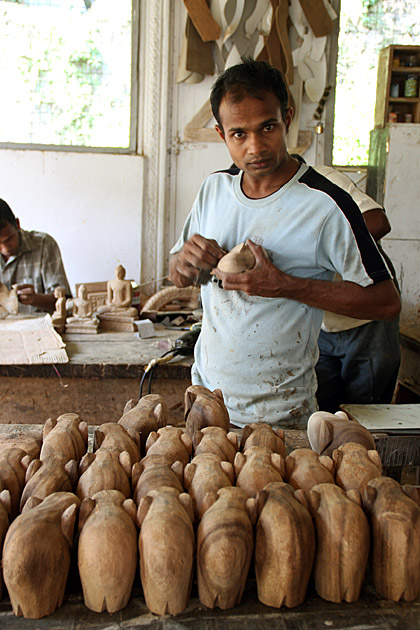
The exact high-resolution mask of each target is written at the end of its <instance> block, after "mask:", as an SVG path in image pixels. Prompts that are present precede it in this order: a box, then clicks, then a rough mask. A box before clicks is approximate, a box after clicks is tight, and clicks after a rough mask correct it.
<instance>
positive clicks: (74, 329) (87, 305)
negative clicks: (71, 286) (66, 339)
mask: <svg viewBox="0 0 420 630" xmlns="http://www.w3.org/2000/svg"><path fill="white" fill-rule="evenodd" d="M98 326H99V319H98V318H97V317H96V316H95V315H94V314H93V305H92V302H91V300H90V299H89V297H88V293H87V288H86V285H85V284H81V285H80V286H79V289H78V292H77V297H76V298H74V299H73V307H72V316H71V317H68V318H67V320H66V332H67V333H79V334H80V333H81V334H85V333H90V334H92V333H93V334H96V333H97V332H98Z"/></svg>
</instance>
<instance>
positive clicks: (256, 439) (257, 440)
mask: <svg viewBox="0 0 420 630" xmlns="http://www.w3.org/2000/svg"><path fill="white" fill-rule="evenodd" d="M251 446H265V447H266V448H269V449H270V451H273V453H279V455H281V456H282V457H284V458H286V457H287V451H286V445H285V443H284V431H283V429H273V427H272V426H270V425H269V424H266V423H265V422H253V423H252V424H247V425H246V426H245V427H244V428H243V429H242V435H241V443H240V449H241V451H246V450H247V449H248V448H250V447H251Z"/></svg>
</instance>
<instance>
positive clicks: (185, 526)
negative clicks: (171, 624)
mask: <svg viewBox="0 0 420 630" xmlns="http://www.w3.org/2000/svg"><path fill="white" fill-rule="evenodd" d="M137 519H138V525H139V526H140V536H139V551H140V577H141V583H142V586H143V593H144V598H145V600H146V606H147V607H148V608H149V609H150V610H151V612H153V613H155V614H156V615H167V614H169V615H178V614H180V613H181V612H182V611H183V610H184V609H185V607H186V606H187V604H188V600H189V597H190V590H191V582H192V575H193V558H194V549H195V540H194V530H193V525H192V523H193V511H192V505H191V497H190V496H189V495H188V494H185V493H181V494H180V493H179V492H178V490H177V489H176V488H168V487H163V488H159V489H157V490H152V491H151V492H149V494H148V495H147V496H145V497H143V498H142V499H141V501H140V505H139V508H138V512H137Z"/></svg>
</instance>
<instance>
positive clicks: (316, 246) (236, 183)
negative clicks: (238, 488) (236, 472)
mask: <svg viewBox="0 0 420 630" xmlns="http://www.w3.org/2000/svg"><path fill="white" fill-rule="evenodd" d="M308 168H310V167H308V166H307V165H302V166H301V167H300V168H299V170H298V172H297V173H296V174H295V176H294V177H293V178H292V179H291V180H290V181H289V182H287V183H286V184H285V185H284V186H282V187H281V188H280V189H279V190H278V191H276V192H275V193H274V194H272V195H270V196H268V197H265V198H263V199H249V198H248V197H246V196H245V195H244V194H243V192H242V189H241V180H242V173H240V174H239V175H230V174H229V173H215V174H213V175H211V176H210V177H208V178H207V179H206V180H205V182H204V183H203V185H202V187H201V190H200V192H199V194H198V196H197V198H196V200H195V203H194V206H193V208H192V210H191V212H190V214H189V216H188V218H187V220H186V223H185V226H184V229H183V232H182V235H181V237H180V239H179V240H178V242H177V243H176V245H175V246H174V247H173V249H172V251H171V253H172V254H173V253H176V252H178V251H179V250H180V249H181V248H182V246H183V244H184V243H185V242H186V241H187V240H188V239H189V238H190V237H191V236H192V235H193V234H201V235H202V236H204V237H205V238H208V239H215V240H216V241H217V243H218V244H219V245H220V246H221V247H222V248H223V249H224V250H226V251H229V250H231V249H232V248H233V247H234V246H235V245H237V244H238V243H241V242H245V241H246V239H247V238H250V239H251V240H252V241H254V242H255V243H258V244H259V245H261V246H263V247H264V248H265V250H266V251H267V253H268V255H269V257H270V259H271V261H272V262H273V264H274V265H275V266H276V267H278V268H279V269H281V270H283V271H284V272H285V273H287V274H290V275H292V276H299V277H302V278H314V279H319V280H330V281H331V280H332V279H333V277H334V274H335V272H338V273H340V274H341V276H342V277H343V279H344V280H349V281H351V282H355V283H357V284H360V285H362V286H367V285H369V284H371V283H372V282H373V280H372V277H371V275H369V274H368V273H367V271H366V269H365V265H364V264H363V263H362V259H361V256H360V253H359V248H358V244H357V243H356V239H355V236H354V232H353V230H352V227H351V225H350V223H349V220H348V219H347V218H346V216H345V214H344V213H343V212H342V211H341V210H340V208H339V207H338V206H337V204H336V202H335V201H334V199H333V198H332V197H331V196H330V195H329V194H327V193H326V192H322V191H321V190H318V189H314V188H313V187H312V186H308V185H307V183H304V182H303V181H299V180H302V176H303V175H304V174H305V173H306V172H307V171H308ZM310 171H311V173H314V171H313V169H310ZM317 177H318V178H319V177H321V176H319V175H317ZM322 179H323V180H324V179H325V178H322ZM325 181H326V180H325ZM344 194H346V193H344ZM349 199H350V197H349ZM351 203H352V204H353V202H351ZM356 212H358V210H357V209H356ZM362 222H363V219H362ZM368 238H370V237H368ZM371 240H372V239H371ZM372 243H373V246H374V247H375V248H376V246H375V245H374V242H373V240H372ZM201 296H202V304H203V323H202V330H201V334H200V336H199V339H198V341H197V344H196V347H195V364H194V366H193V370H192V380H193V383H194V384H199V385H204V386H205V387H207V388H209V389H210V390H214V389H215V388H220V389H221V390H222V392H223V395H224V399H225V403H226V406H227V409H228V411H229V415H230V420H231V422H232V423H234V424H236V425H239V426H244V425H245V424H248V423H250V422H267V423H269V424H271V425H273V426H278V427H283V428H306V422H307V419H308V418H309V416H310V415H311V414H312V413H313V412H314V411H315V410H316V409H317V406H316V400H315V392H316V375H315V370H314V366H315V364H316V362H317V359H318V346H317V339H318V335H319V331H320V327H321V322H322V317H323V311H322V310H320V309H317V308H313V307H310V306H307V305H305V304H303V303H300V302H297V301H294V300H290V299H285V298H263V297H255V296H248V295H246V294H245V293H243V292H241V291H225V290H224V289H222V288H221V287H220V286H219V283H218V281H216V279H215V278H214V279H213V281H211V282H209V283H208V284H207V285H205V286H203V287H202V289H201Z"/></svg>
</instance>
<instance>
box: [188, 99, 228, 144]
mask: <svg viewBox="0 0 420 630" xmlns="http://www.w3.org/2000/svg"><path fill="white" fill-rule="evenodd" d="M212 116H213V113H212V111H211V106H210V100H207V101H206V102H205V103H204V105H203V106H202V107H201V108H200V109H199V110H198V112H197V113H196V114H195V115H194V116H193V117H192V119H191V120H190V122H189V123H188V124H187V125H185V129H184V140H185V141H187V142H223V140H222V139H221V137H220V136H219V134H218V133H217V131H216V130H215V129H213V128H211V127H208V128H207V127H206V125H207V124H208V123H209V122H210V120H211V119H212Z"/></svg>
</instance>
